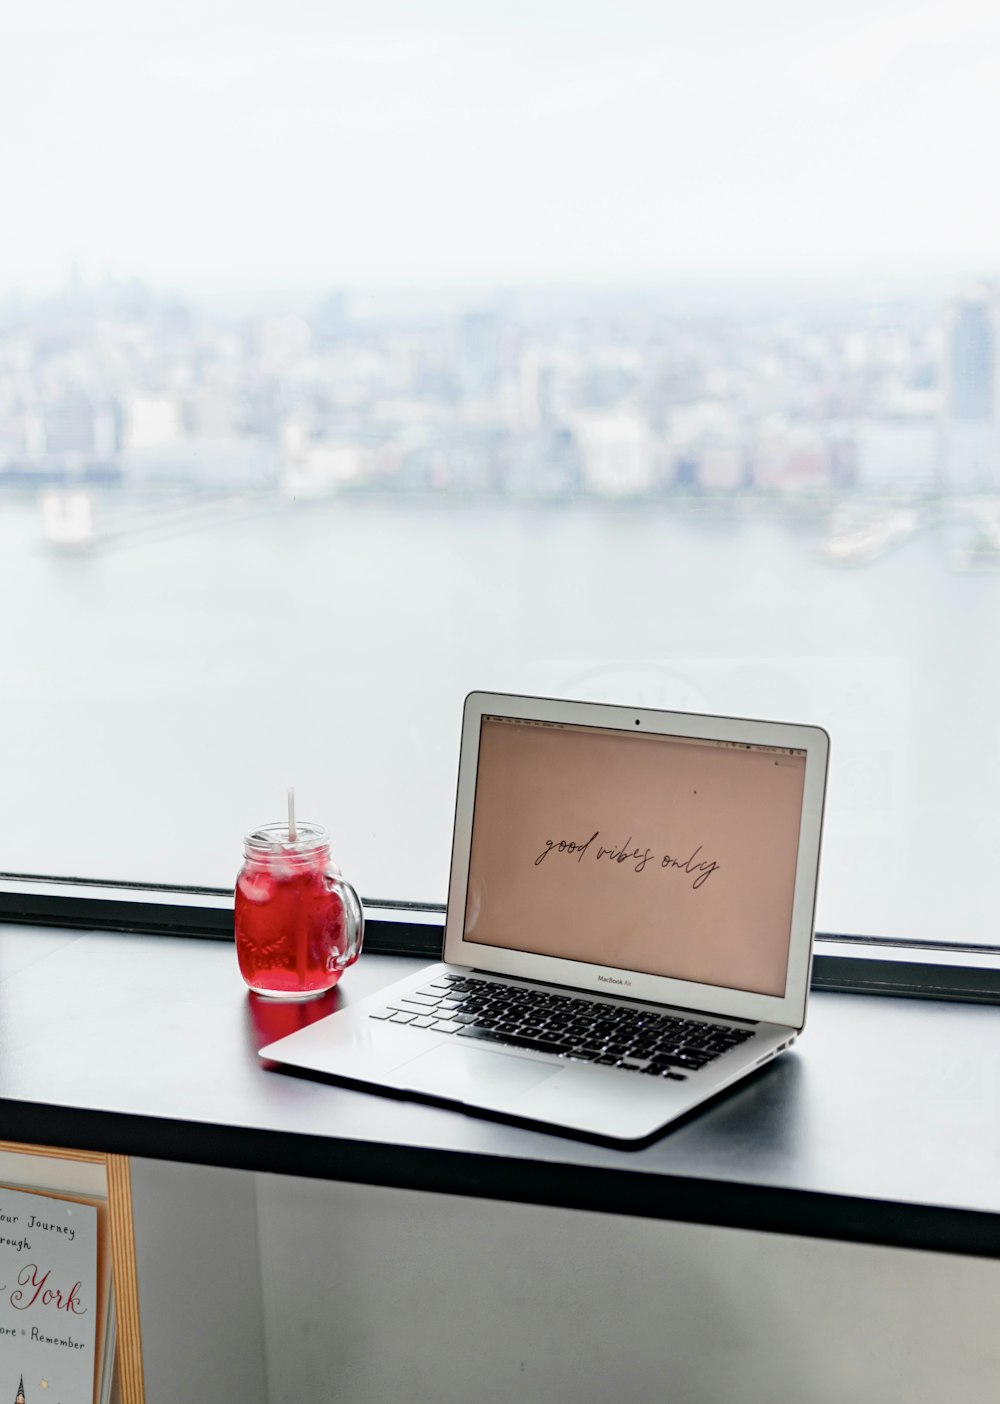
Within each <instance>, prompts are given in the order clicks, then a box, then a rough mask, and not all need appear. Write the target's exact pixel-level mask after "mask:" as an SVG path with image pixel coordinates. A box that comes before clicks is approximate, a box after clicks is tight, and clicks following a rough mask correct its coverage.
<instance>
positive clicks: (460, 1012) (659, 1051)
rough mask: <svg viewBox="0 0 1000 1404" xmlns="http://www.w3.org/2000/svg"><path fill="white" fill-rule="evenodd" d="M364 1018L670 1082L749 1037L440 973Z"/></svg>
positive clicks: (698, 1022) (614, 1006) (652, 1011)
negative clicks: (415, 989)
mask: <svg viewBox="0 0 1000 1404" xmlns="http://www.w3.org/2000/svg"><path fill="white" fill-rule="evenodd" d="M371 1017H372V1018H373V1019H384V1020H386V1021H387V1022H389V1023H393V1024H409V1025H410V1026H411V1027H413V1028H415V1029H431V1030H433V1031H434V1032H435V1033H448V1034H454V1035H455V1036H456V1037H457V1038H472V1039H480V1040H482V1041H483V1042H486V1043H502V1044H506V1045H507V1046H508V1047H512V1048H525V1049H528V1050H530V1051H534V1052H536V1053H555V1054H558V1055H559V1056H560V1057H563V1058H570V1059H576V1060H578V1061H581V1062H588V1063H603V1064H604V1065H605V1066H610V1067H617V1068H626V1069H629V1070H631V1071H634V1072H642V1073H646V1074H647V1075H649V1076H652V1077H663V1078H670V1079H673V1080H674V1081H679V1080H681V1079H683V1078H685V1077H687V1075H688V1074H689V1073H693V1072H698V1071H700V1069H701V1068H703V1067H705V1066H707V1064H709V1063H711V1062H712V1061H713V1059H715V1058H718V1057H720V1056H721V1055H722V1054H723V1053H728V1052H729V1050H730V1049H731V1048H736V1047H737V1046H738V1045H739V1044H741V1043H744V1042H746V1040H747V1039H748V1038H752V1037H753V1030H752V1029H740V1028H733V1027H731V1026H730V1025H728V1024H710V1023H705V1022H703V1021H702V1020H695V1019H685V1018H683V1017H681V1016H680V1015H675V1014H664V1013H659V1012H658V1011H657V1010H655V1009H641V1008H640V1009H634V1008H631V1007H630V1006H629V1005H626V1004H601V1003H597V1002H595V1001H594V1000H590V999H578V998H575V997H574V996H572V995H563V994H554V993H550V992H549V991H548V990H544V989H534V988H531V987H525V986H522V985H502V984H497V983H496V982H495V981H492V980H480V979H477V978H476V977H474V976H471V975H470V976H464V975H440V976H438V978H437V979H435V980H433V981H431V982H430V983H429V984H428V985H427V986H426V987H425V988H423V989H420V990H417V991H415V992H414V993H412V994H408V995H406V996H405V998H402V999H398V1000H396V1001H394V1002H393V1003H391V1004H389V1005H387V1006H386V1007H385V1008H384V1009H380V1010H376V1011H375V1012H374V1013H373V1014H372V1016H371Z"/></svg>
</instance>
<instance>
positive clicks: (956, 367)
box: [941, 283, 1000, 493]
mask: <svg viewBox="0 0 1000 1404" xmlns="http://www.w3.org/2000/svg"><path fill="white" fill-rule="evenodd" d="M943 372H944V374H943V380H944V405H945V408H944V422H943V433H942V451H941V452H942V464H941V467H942V476H943V479H944V486H945V487H946V488H947V490H948V491H950V492H952V493H956V492H959V493H961V492H991V491H995V490H996V488H997V486H998V482H1000V475H998V472H997V468H998V461H997V406H998V394H997V374H998V354H997V300H996V291H995V289H994V288H992V287H991V286H990V285H989V284H987V283H974V284H972V285H970V286H969V287H967V288H965V289H963V291H962V292H961V293H960V294H959V295H958V297H956V299H955V301H954V303H953V304H952V307H951V311H950V314H949V318H948V325H947V329H946V335H945V343H944V367H943Z"/></svg>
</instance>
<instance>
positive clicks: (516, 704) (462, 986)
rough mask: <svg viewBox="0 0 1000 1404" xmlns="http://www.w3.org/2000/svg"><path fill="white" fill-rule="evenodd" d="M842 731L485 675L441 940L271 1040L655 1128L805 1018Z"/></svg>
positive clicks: (301, 1056) (507, 1099) (743, 1070)
mask: <svg viewBox="0 0 1000 1404" xmlns="http://www.w3.org/2000/svg"><path fill="white" fill-rule="evenodd" d="M828 749H829V738H828V736H827V734H826V732H825V731H823V730H822V729H821V728H819V727H816V726H798V725H790V724H785V723H779V722H769V721H747V720H741V719H738V718H734V717H716V716H702V715H696V714H690V713H680V712H666V711H653V710H650V709H648V708H627V707H624V706H617V705H609V704H605V703H596V702H570V701H559V700H556V699H552V698H537V697H524V696H507V695H503V694H497V693H485V692H474V693H472V694H470V696H469V697H468V698H467V699H466V702H465V708H464V716H463V722H462V733H461V746H460V753H459V767H458V794H457V801H456V806H455V826H454V836H453V844H452V858H451V876H450V882H449V889H448V906H447V916H446V920H445V930H444V941H443V950H442V960H441V962H440V963H438V964H435V965H432V966H430V967H429V968H428V967H426V966H424V967H421V968H420V969H419V970H417V971H416V972H414V974H413V975H412V976H408V977H406V978H405V979H403V980H401V981H400V982H399V983H397V984H394V985H391V986H390V987H388V988H385V989H382V990H381V991H379V992H378V993H376V994H374V995H372V996H370V997H368V998H366V999H364V1000H362V1001H360V1002H358V1003H357V1004H352V1005H350V1006H348V1007H347V1008H345V1009H343V1010H339V1011H338V1012H337V1013H335V1014H332V1015H330V1016H328V1017H327V1018H325V1019H321V1020H318V1021H317V1022H316V1023H313V1024H311V1025H309V1026H308V1027H307V1028H304V1029H300V1030H298V1031H297V1032H295V1033H293V1034H291V1035H290V1036H288V1037H286V1038H282V1039H279V1040H278V1041H277V1042H275V1043H271V1044H269V1045H268V1046H267V1047H265V1048H262V1049H261V1050H260V1056H261V1057H262V1058H266V1059H269V1060H273V1061H275V1062H277V1063H278V1064H280V1065H284V1066H285V1067H288V1068H295V1069H301V1070H305V1071H308V1072H312V1073H320V1074H325V1075H327V1076H330V1077H333V1078H338V1079H345V1080H347V1081H349V1082H352V1083H354V1084H361V1085H363V1086H364V1087H366V1088H368V1089H370V1090H372V1091H383V1092H391V1093H393V1094H395V1095H400V1094H402V1095H410V1096H414V1097H427V1098H433V1099H435V1100H443V1101H445V1102H448V1103H452V1104H455V1105H456V1106H459V1107H462V1108H464V1109H466V1110H468V1111H470V1112H482V1113H487V1114H491V1115H493V1116H498V1117H501V1118H504V1119H511V1120H514V1121H518V1122H525V1123H535V1124H539V1125H541V1126H545V1127H550V1128H553V1129H558V1130H559V1131H561V1132H563V1133H569V1134H578V1135H582V1136H586V1137H593V1138H597V1139H600V1140H603V1141H612V1142H633V1141H641V1140H645V1139H647V1138H649V1137H650V1136H652V1135H654V1134H656V1133H657V1132H659V1131H660V1130H661V1129H662V1128H663V1127H665V1126H667V1125H668V1124H669V1123H670V1122H672V1121H674V1120H676V1119H677V1118H678V1117H681V1116H684V1115H685V1114H686V1113H688V1112H690V1111H691V1110H692V1108H694V1107H696V1106H698V1105H699V1104H700V1103H702V1102H705V1101H707V1100H708V1099H709V1098H710V1097H714V1096H716V1095H717V1094H718V1093H719V1092H721V1091H723V1089H725V1088H728V1087H731V1086H732V1085H733V1084H734V1083H736V1082H739V1081H740V1080H741V1079H742V1078H745V1077H747V1076H748V1075H749V1074H751V1073H753V1072H754V1071H755V1070H756V1069H758V1068H760V1067H762V1066H763V1065H764V1064H765V1063H768V1062H770V1061H771V1060H772V1059H773V1058H775V1057H777V1055H778V1054H779V1053H781V1052H782V1051H783V1050H784V1049H786V1048H788V1047H789V1046H790V1045H791V1044H792V1043H793V1042H794V1041H795V1039H796V1038H797V1037H798V1036H799V1034H800V1033H801V1032H802V1028H803V1025H804V1023H805V1015H806V996H807V992H808V989H809V977H810V969H811V963H812V945H813V922H814V912H815V902H816V883H817V875H818V870H819V857H820V836H821V830H822V819H823V805H824V797H825V791H826V773H827V756H828Z"/></svg>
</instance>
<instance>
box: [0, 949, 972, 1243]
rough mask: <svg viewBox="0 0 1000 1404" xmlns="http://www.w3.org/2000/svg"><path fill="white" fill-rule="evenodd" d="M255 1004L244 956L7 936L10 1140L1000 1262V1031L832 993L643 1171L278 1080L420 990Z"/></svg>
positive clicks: (353, 984) (378, 966)
mask: <svg viewBox="0 0 1000 1404" xmlns="http://www.w3.org/2000/svg"><path fill="white" fill-rule="evenodd" d="M409 959H412V958H407V957H402V956H394V955H387V954H373V953H371V952H370V951H369V952H368V953H366V955H365V956H364V957H363V958H362V960H361V961H360V962H359V964H358V965H357V966H355V967H354V968H353V969H352V970H351V971H349V972H348V974H347V975H346V976H345V978H344V981H343V982H342V985H341V987H340V990H339V991H337V992H333V993H332V994H331V995H329V996H327V997H325V998H324V999H323V1000H322V1001H317V1002H315V1003H314V1004H313V1005H311V1006H301V1005H300V1006H280V1005H273V1004H267V1003H265V1002H263V1001H255V1000H252V999H251V998H250V997H249V996H248V995H247V994H246V992H245V990H244V988H243V985H242V982H241V981H240V978H239V974H238V972H237V969H236V963H235V958H234V954H233V950H232V947H231V946H230V945H229V944H228V943H226V942H224V941H195V940H190V939H183V938H181V937H178V936H161V937H158V938H155V939H153V938H150V937H149V936H144V935H132V934H125V933H121V932H101V931H89V932H80V931H78V930H70V929H59V928H55V927H50V928H49V929H40V928H30V927H24V926H18V925H15V924H8V925H4V926H0V1030H2V1033H0V1039H2V1044H3V1054H4V1056H3V1058H2V1059H0V1114H2V1118H3V1120H2V1127H3V1129H2V1131H0V1136H2V1137H3V1138H4V1139H9V1140H21V1141H32V1142H40V1143H43V1144H50V1145H72V1146H77V1147H84V1148H96V1149H104V1150H114V1151H120V1152H124V1153H127V1154H133V1155H139V1156H147V1157H153V1158H164V1159H171V1160H180V1161H190V1162H199V1163H203V1164H212V1165H220V1166H229V1167H233V1168H238V1169H250V1170H267V1171H274V1172H278V1173H284V1174H292V1175H309V1176H315V1177H318V1178H329V1179H346V1180H354V1181H358V1182H364V1183H370V1184H381V1185H393V1186H399V1187H409V1188H414V1187H419V1188H422V1189H425V1190H436V1191H439V1192H443V1193H455V1194H466V1195H477V1196H483V1197H487V1198H497V1199H511V1200H519V1201H524V1202H530V1203H539V1204H550V1205H556V1206H562V1207H566V1208H580V1209H590V1210H594V1211H598V1212H605V1213H618V1214H630V1215H642V1216H648V1217H653V1218H664V1219H678V1220H688V1221H691V1222H701V1223H706V1224H719V1225H729V1226H739V1227H744V1228H751V1229H759V1230H765V1231H774V1232H783V1233H793V1234H803V1235H808V1236H814V1237H824V1238H837V1239H844V1240H849V1241H857V1242H871V1243H882V1244H892V1245H895V1246H903V1247H913V1248H925V1249H937V1250H940V1251H946V1252H948V1251H950V1252H957V1253H965V1254H973V1255H977V1256H988V1257H1000V1174H998V1167H1000V1013H998V1011H997V1010H996V1009H995V1008H991V1007H988V1006H974V1005H970V1004H957V1003H951V1002H945V1001H939V1000H920V1001H917V1000H912V999H892V998H885V999H878V1000H875V999H859V998H856V997H852V996H847V995H841V994H835V993H830V992H827V991H824V990H823V989H819V990H817V992H816V993H815V995H814V997H813V999H812V1001H811V1004H810V1013H809V1022H808V1025H807V1027H806V1031H805V1033H804V1035H803V1038H802V1039H801V1041H800V1043H799V1044H798V1045H797V1047H796V1049H795V1050H793V1051H792V1052H790V1053H788V1054H785V1055H783V1056H782V1057H781V1058H780V1059H778V1060H777V1062H775V1063H774V1064H772V1065H771V1066H770V1067H768V1068H766V1069H763V1070H762V1071H761V1072H760V1073H758V1074H756V1075H755V1076H754V1077H752V1078H751V1079H750V1080H749V1081H748V1082H747V1083H745V1084H742V1085H741V1086H740V1087H738V1088H737V1089H734V1090H733V1091H732V1092H730V1093H728V1094H726V1095H724V1096H723V1097H721V1098H719V1099H718V1100H716V1101H715V1102H713V1103H711V1104H709V1105H708V1106H706V1107H705V1108H703V1109H702V1110H701V1111H699V1112H698V1113H696V1114H694V1115H693V1116H691V1117H690V1118H689V1119H688V1120H686V1121H685V1122H683V1123H681V1124H678V1125H676V1126H675V1127H674V1128H672V1129H670V1130H668V1131H667V1132H666V1133H665V1134H664V1135H662V1136H661V1137H659V1138H658V1139H656V1140H654V1141H653V1142H652V1143H651V1144H649V1145H646V1146H644V1147H642V1148H639V1149H635V1150H622V1149H613V1148H609V1147H606V1146H599V1145H593V1144H588V1143H586V1142H582V1141H577V1140H571V1139H569V1138H563V1137H560V1136H555V1135H550V1134H547V1133H545V1132H543V1131H540V1130H537V1129H523V1128H517V1127H512V1126H508V1125H504V1124H500V1123H498V1122H492V1121H487V1120H484V1119H481V1118H474V1117H468V1116H465V1115H463V1114H461V1113H459V1112H455V1111H452V1110H448V1109H444V1108H441V1107H435V1106H430V1105H423V1104H419V1103H416V1102H411V1101H403V1100H394V1099H390V1098H387V1097H380V1096H375V1095H372V1094H370V1093H365V1092H361V1091H355V1090H352V1089H348V1088H344V1087H337V1086H333V1085H332V1084H326V1083H322V1082H318V1081H313V1080H308V1079H305V1078H301V1077H293V1076H290V1075H288V1074H284V1073H280V1072H277V1071H269V1070H266V1069H264V1068H263V1067H262V1066H261V1064H260V1063H259V1061H258V1059H257V1057H256V1050H257V1048H259V1047H262V1046H263V1045H264V1044H265V1043H266V1042H268V1041H270V1040H271V1039H272V1038H274V1037H277V1036H278V1035H279V1034H280V1033H282V1032H290V1031H291V1029H292V1028H294V1027H297V1026H298V1025H299V1023H300V1022H309V1021H311V1019H312V1018H314V1017H317V1016H320V1015H322V1014H324V1013H328V1012H331V1011H332V1010H333V1009H334V1008H337V1007H339V1006H340V1005H341V1004H342V1003H343V1002H345V1001H351V1000H354V999H357V998H360V997H362V996H363V995H364V994H367V993H369V992H371V991H372V990H374V989H377V988H378V987H379V986H380V985H381V984H384V983H387V982H388V981H390V980H392V979H395V978H397V977H398V975H399V974H400V973H402V972H403V971H405V970H406V969H407V968H408V966H409Z"/></svg>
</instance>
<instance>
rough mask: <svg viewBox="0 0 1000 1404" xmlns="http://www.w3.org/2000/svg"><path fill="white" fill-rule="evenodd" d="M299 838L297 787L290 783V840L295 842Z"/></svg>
mask: <svg viewBox="0 0 1000 1404" xmlns="http://www.w3.org/2000/svg"><path fill="white" fill-rule="evenodd" d="M297 839H298V833H297V831H296V828H295V789H294V786H292V785H289V787H288V842H289V843H295V842H296V840H297Z"/></svg>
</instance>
